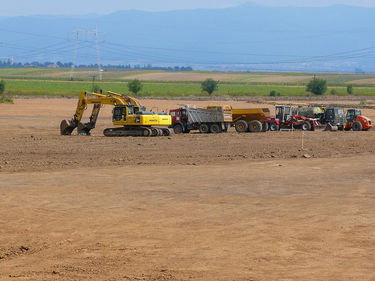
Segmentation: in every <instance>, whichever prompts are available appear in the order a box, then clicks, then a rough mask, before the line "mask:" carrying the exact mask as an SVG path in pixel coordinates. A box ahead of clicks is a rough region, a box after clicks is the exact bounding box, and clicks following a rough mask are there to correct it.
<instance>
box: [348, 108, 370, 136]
mask: <svg viewBox="0 0 375 281" xmlns="http://www.w3.org/2000/svg"><path fill="white" fill-rule="evenodd" d="M372 127H373V125H372V122H371V120H370V119H369V118H368V117H366V116H363V115H362V111H361V110H360V109H348V111H347V112H346V124H345V130H346V131H349V130H353V131H367V130H369V129H371V128H372Z"/></svg>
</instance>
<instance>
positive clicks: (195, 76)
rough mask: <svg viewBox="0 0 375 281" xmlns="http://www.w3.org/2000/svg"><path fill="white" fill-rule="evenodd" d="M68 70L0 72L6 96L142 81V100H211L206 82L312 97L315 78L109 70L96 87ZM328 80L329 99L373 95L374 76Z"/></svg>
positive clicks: (82, 73) (241, 91) (247, 91)
mask: <svg viewBox="0 0 375 281" xmlns="http://www.w3.org/2000/svg"><path fill="white" fill-rule="evenodd" d="M69 74H70V71H69V69H33V68H30V69H0V79H3V80H5V82H6V92H7V93H8V94H10V95H17V96H77V95H78V94H79V92H81V91H82V90H87V91H90V90H91V89H92V86H93V84H94V83H95V84H96V85H98V86H100V87H101V88H102V89H106V90H112V91H116V92H121V93H129V92H128V91H127V82H128V81H129V80H131V79H139V80H141V81H142V82H143V84H144V87H143V90H142V91H141V92H140V93H139V96H141V97H188V96H192V97H198V96H207V93H204V92H202V90H201V87H200V83H201V82H202V81H203V80H205V79H206V78H213V79H215V80H218V81H219V89H218V91H216V92H215V93H214V95H215V96H222V97H246V96H249V97H254V96H268V95H269V94H270V92H271V91H276V92H277V93H280V95H281V96H291V97H293V96H309V95H311V94H309V93H307V92H306V91H305V86H306V83H307V82H308V81H309V80H310V79H311V77H312V74H304V73H240V72H239V73H226V72H196V71H193V72H165V71H107V72H104V74H103V77H104V79H103V81H95V82H93V81H92V80H93V77H94V76H95V75H96V74H97V73H96V72H95V71H94V70H77V72H76V75H75V81H69ZM319 76H320V77H322V78H324V79H326V80H327V83H328V91H327V93H326V94H325V95H326V96H329V95H331V93H332V92H334V95H337V96H346V95H347V92H346V86H347V85H348V84H352V85H353V86H354V94H355V95H357V96H375V75H349V74H320V75H319Z"/></svg>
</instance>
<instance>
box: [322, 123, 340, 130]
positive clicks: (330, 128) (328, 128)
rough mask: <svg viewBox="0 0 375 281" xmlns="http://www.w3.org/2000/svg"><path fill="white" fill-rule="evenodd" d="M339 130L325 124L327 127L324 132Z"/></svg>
mask: <svg viewBox="0 0 375 281" xmlns="http://www.w3.org/2000/svg"><path fill="white" fill-rule="evenodd" d="M338 129H339V128H338V127H337V126H333V125H331V124H330V123H328V124H327V127H326V128H325V129H324V131H337V130H338Z"/></svg>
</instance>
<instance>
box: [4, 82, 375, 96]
mask: <svg viewBox="0 0 375 281" xmlns="http://www.w3.org/2000/svg"><path fill="white" fill-rule="evenodd" d="M5 82H6V90H7V93H8V94H11V95H18V96H77V95H78V94H79V93H80V92H81V91H83V90H86V91H91V90H92V86H93V83H92V82H81V81H72V82H71V81H45V80H17V79H9V80H5ZM96 84H97V85H99V86H100V87H101V88H102V89H105V90H111V91H115V92H119V93H128V91H127V83H126V82H100V83H96ZM271 91H276V92H277V93H280V95H281V96H308V95H310V94H309V93H307V92H306V91H305V87H304V86H277V85H237V84H233V85H229V84H219V89H218V91H216V92H215V93H214V95H215V96H269V94H270V92H271ZM332 92H334V94H335V95H340V96H344V95H347V92H346V88H345V87H329V89H328V92H327V94H328V95H329V94H332ZM354 93H355V95H359V96H374V95H375V88H372V87H354ZM327 94H326V95H327ZM204 95H207V93H202V90H201V86H200V84H199V83H177V82H176V83H171V82H169V83H149V82H144V83H143V89H142V91H141V92H140V93H139V96H141V97H142V96H150V97H153V96H154V97H185V96H204Z"/></svg>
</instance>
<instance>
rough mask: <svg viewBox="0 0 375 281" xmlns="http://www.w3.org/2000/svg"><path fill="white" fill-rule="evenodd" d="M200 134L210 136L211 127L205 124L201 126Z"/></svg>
mask: <svg viewBox="0 0 375 281" xmlns="http://www.w3.org/2000/svg"><path fill="white" fill-rule="evenodd" d="M199 132H200V133H201V134H208V133H209V132H210V127H208V125H207V124H205V123H203V124H201V125H200V126H199Z"/></svg>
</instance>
